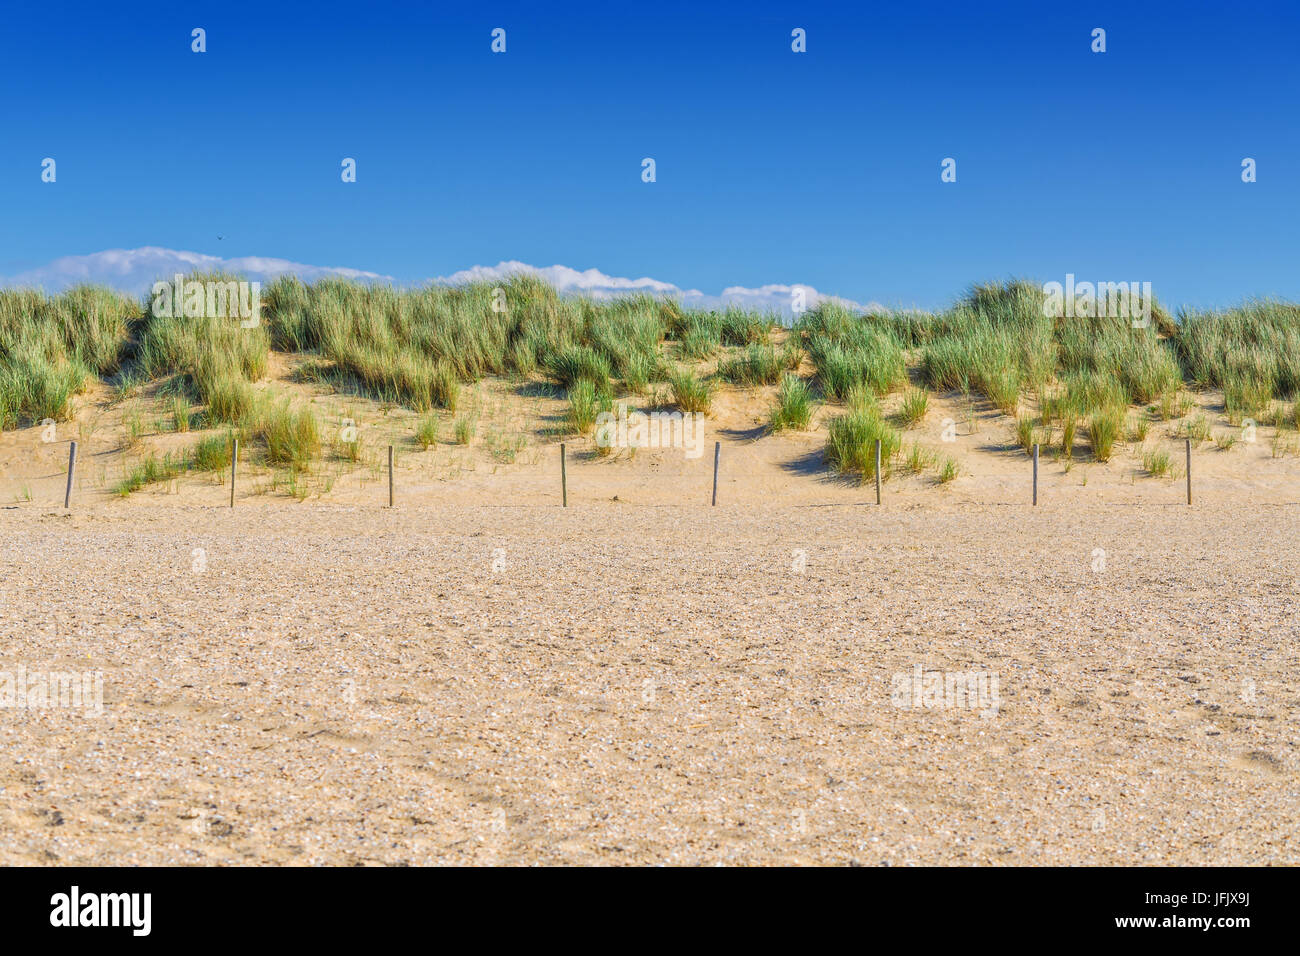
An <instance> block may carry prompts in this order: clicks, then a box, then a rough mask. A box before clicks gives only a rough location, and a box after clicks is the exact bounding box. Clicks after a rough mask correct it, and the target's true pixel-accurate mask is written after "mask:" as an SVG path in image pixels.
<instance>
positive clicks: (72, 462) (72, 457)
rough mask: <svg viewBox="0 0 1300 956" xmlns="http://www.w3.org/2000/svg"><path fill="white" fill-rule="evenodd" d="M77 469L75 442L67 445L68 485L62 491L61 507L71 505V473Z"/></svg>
mask: <svg viewBox="0 0 1300 956" xmlns="http://www.w3.org/2000/svg"><path fill="white" fill-rule="evenodd" d="M76 470H77V443H76V442H75V441H74V442H73V443H72V444H71V445H69V446H68V487H67V489H66V490H65V491H64V492H63V507H65V508H69V507H71V506H72V475H73V473H74V472H75V471H76Z"/></svg>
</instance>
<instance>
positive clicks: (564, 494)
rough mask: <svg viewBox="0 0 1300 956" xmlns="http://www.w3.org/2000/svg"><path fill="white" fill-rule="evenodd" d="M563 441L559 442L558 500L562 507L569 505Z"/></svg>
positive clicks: (567, 476) (567, 475)
mask: <svg viewBox="0 0 1300 956" xmlns="http://www.w3.org/2000/svg"><path fill="white" fill-rule="evenodd" d="M564 458H565V455H564V442H560V500H561V501H562V502H563V507H565V508H567V507H569V474H568V467H567V466H566V465H565V462H564Z"/></svg>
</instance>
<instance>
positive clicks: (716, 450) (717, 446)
mask: <svg viewBox="0 0 1300 956" xmlns="http://www.w3.org/2000/svg"><path fill="white" fill-rule="evenodd" d="M721 454H722V442H720V441H715V442H714V443H713V506H714V507H717V504H718V457H719V456H720V455H721Z"/></svg>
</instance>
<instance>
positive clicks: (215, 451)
mask: <svg viewBox="0 0 1300 956" xmlns="http://www.w3.org/2000/svg"><path fill="white" fill-rule="evenodd" d="M230 442H231V436H230V435H206V436H204V437H203V438H200V439H199V440H198V442H197V443H196V444H195V446H194V457H193V465H194V470H195V471H220V470H221V469H223V468H229V467H230V451H231V448H230Z"/></svg>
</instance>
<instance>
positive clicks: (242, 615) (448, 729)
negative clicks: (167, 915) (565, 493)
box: [0, 499, 1300, 865]
mask: <svg viewBox="0 0 1300 956" xmlns="http://www.w3.org/2000/svg"><path fill="white" fill-rule="evenodd" d="M1298 518H1300V509H1298V508H1297V507H1296V506H1291V505H1278V504H1271V505H1262V506H1251V505H1247V504H1243V503H1240V502H1238V503H1236V504H1230V505H1224V504H1222V503H1217V504H1216V503H1212V502H1204V503H1200V502H1198V504H1197V505H1196V506H1194V507H1192V508H1188V507H1186V506H1185V505H1167V506H1161V505H1154V504H1150V503H1146V504H1143V505H1141V506H1135V505H1123V504H1110V505H1105V506H1101V505H1097V504H1095V503H1093V504H1091V505H1089V504H1088V503H1086V502H1083V503H1078V502H1076V503H1075V504H1074V505H1072V506H1070V507H1069V508H1066V507H1064V506H1059V507H1040V508H1039V509H1036V510H1035V509H1031V508H1028V507H1025V506H1013V505H1006V506H980V505H974V504H971V505H964V506H960V507H955V508H938V507H926V505H925V504H924V503H920V502H918V503H916V504H914V505H907V504H903V505H895V506H893V507H891V506H889V505H886V506H885V507H884V508H881V509H877V508H875V507H874V506H866V507H862V506H859V507H852V506H833V507H805V508H787V509H774V508H770V507H769V508H761V507H759V508H755V507H747V508H740V507H723V506H720V507H718V508H717V509H712V510H711V509H708V508H700V507H690V508H686V507H677V508H673V507H652V506H628V505H625V504H611V503H584V504H583V505H582V506H581V507H571V508H569V509H568V510H567V511H561V510H560V509H558V508H555V507H542V506H537V507H502V508H491V507H480V506H476V507H463V508H457V507H454V506H442V507H415V506H410V507H399V508H398V509H396V510H394V511H387V510H383V509H377V508H373V507H348V506H340V505H328V504H306V505H294V504H292V503H287V502H284V501H283V500H273V499H263V500H261V501H260V502H252V503H248V504H246V505H241V506H240V507H239V508H237V509H235V510H234V511H233V512H231V511H229V510H226V509H221V508H209V507H200V506H194V505H186V506H182V505H174V506H163V505H159V504H156V503H148V504H135V503H130V504H124V505H123V506H121V507H117V508H101V509H96V510H93V511H91V512H89V513H85V514H82V513H77V514H73V515H71V516H68V515H59V514H56V513H54V512H53V511H52V510H51V509H49V508H45V509H38V508H30V507H29V508H7V509H5V510H3V511H0V521H2V522H3V524H4V530H5V534H4V536H3V541H2V542H0V556H2V557H0V559H2V560H3V569H4V576H3V585H2V590H0V621H2V628H3V630H2V634H3V642H2V643H0V665H2V667H0V669H3V670H7V671H13V670H14V669H15V668H17V667H18V666H19V665H25V666H26V667H27V668H28V670H29V671H34V670H42V669H44V670H62V671H78V672H80V671H102V672H103V679H104V684H103V686H104V698H105V705H104V714H103V716H100V717H88V716H85V715H83V714H81V713H79V712H70V711H69V710H46V711H39V712H37V711H18V710H6V711H0V718H2V719H3V721H4V731H5V736H6V741H7V746H6V747H5V750H4V754H3V756H0V796H2V800H0V813H2V814H3V816H2V817H0V862H4V863H10V864H13V863H64V864H70V863H91V864H131V863H145V864H162V863H204V864H214V863H235V864H251V863H296V864H314V863H331V864H355V863H376V864H403V863H411V864H425V863H480V864H483V863H509V864H525V863H583V864H591V863H638V864H640V863H669V864H679V863H680V864H713V863H728V864H745V863H850V862H856V863H861V864H872V865H874V864H890V865H899V864H908V863H956V864H967V863H1001V864H1059V863H1183V864H1186V863H1192V864H1203V863H1225V864H1230V863H1245V864H1259V863H1296V862H1297V861H1300V833H1298V828H1300V825H1298V823H1297V815H1298V813H1300V779H1298V778H1297V769H1298V768H1300V754H1298V753H1297V731H1296V717H1297V708H1298V706H1300V691H1297V686H1296V676H1297V661H1296V657H1297V655H1296V643H1297V636H1300V615H1298V614H1297V611H1296V603H1295V599H1296V594H1297V568H1298V567H1300V564H1298V562H1297V558H1298V557H1300V546H1298V545H1297V535H1296V532H1297V530H1298V529H1300V523H1298V521H1297V519H1298ZM1098 548H1100V549H1103V550H1104V551H1105V557H1104V567H1101V566H1100V565H1099V562H1098V558H1097V554H1096V552H1095V549H1098ZM195 549H202V550H203V558H204V559H205V561H206V567H205V568H203V569H202V570H196V555H195ZM497 549H503V550H502V551H498V550H497ZM797 552H805V553H806V554H805V561H806V565H805V566H804V568H803V570H802V572H801V573H800V571H799V570H798V564H799V555H798V553H797ZM494 562H495V565H496V568H495V569H494ZM1094 568H1096V569H1094ZM916 665H921V666H923V667H924V668H925V669H926V670H939V671H949V672H951V671H972V670H982V671H987V672H991V673H993V674H996V675H997V676H998V678H999V697H1000V709H999V710H998V713H997V714H996V716H992V717H989V718H984V717H981V716H980V714H979V713H977V712H975V711H973V710H969V709H947V710H945V709H925V708H922V709H904V708H900V707H897V706H894V705H893V704H892V703H891V686H892V679H893V675H894V674H896V673H899V672H903V673H909V672H911V671H912V670H913V668H914V667H915V666H916Z"/></svg>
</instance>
